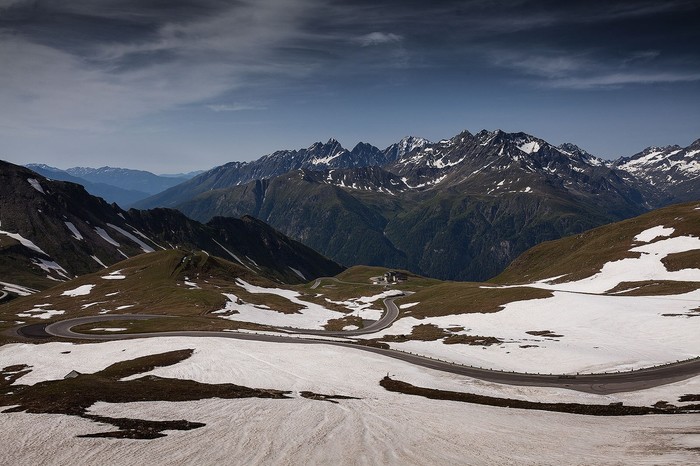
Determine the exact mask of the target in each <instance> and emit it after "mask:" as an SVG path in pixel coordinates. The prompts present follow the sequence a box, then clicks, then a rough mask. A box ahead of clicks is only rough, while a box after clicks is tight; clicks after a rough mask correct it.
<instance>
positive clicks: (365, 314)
mask: <svg viewBox="0 0 700 466" xmlns="http://www.w3.org/2000/svg"><path fill="white" fill-rule="evenodd" d="M400 294H402V292H401V291H398V290H390V291H384V292H382V293H379V294H376V295H373V296H360V297H359V298H350V299H348V300H346V301H333V300H331V299H328V298H325V299H326V301H328V302H329V303H332V304H337V305H339V306H344V307H346V308H347V309H348V310H349V311H351V312H352V313H353V315H355V316H357V317H360V318H361V319H363V320H379V319H380V318H381V317H382V314H383V313H384V309H383V307H382V308H381V309H378V308H376V307H374V306H375V305H376V304H375V303H376V302H377V301H378V300H380V299H383V298H389V297H391V296H398V295H400Z"/></svg>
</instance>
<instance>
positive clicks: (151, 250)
mask: <svg viewBox="0 0 700 466" xmlns="http://www.w3.org/2000/svg"><path fill="white" fill-rule="evenodd" d="M107 226H108V227H110V228H112V229H113V230H116V231H118V232H119V233H121V234H122V235H124V236H126V237H127V238H129V239H130V240H131V241H133V242H134V243H136V244H138V245H139V247H141V249H142V250H143V252H153V251H155V249H153V248H152V247H150V246H149V245H147V244H146V243H144V242H143V241H141V240H140V239H138V238H137V237H135V236H134V235H132V234H131V233H129V232H128V231H126V230H124V229H123V228H119V227H118V226H116V225H112V224H111V223H108V224H107ZM117 246H118V245H117Z"/></svg>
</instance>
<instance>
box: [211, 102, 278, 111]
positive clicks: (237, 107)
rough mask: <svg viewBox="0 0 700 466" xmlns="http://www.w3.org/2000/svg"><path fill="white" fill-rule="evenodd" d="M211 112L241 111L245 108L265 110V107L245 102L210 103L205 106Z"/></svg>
mask: <svg viewBox="0 0 700 466" xmlns="http://www.w3.org/2000/svg"><path fill="white" fill-rule="evenodd" d="M206 107H207V108H208V109H209V110H211V111H212V112H217V113H218V112H242V111H245V110H267V107H262V106H257V105H247V104H237V103H234V104H210V105H207V106H206Z"/></svg>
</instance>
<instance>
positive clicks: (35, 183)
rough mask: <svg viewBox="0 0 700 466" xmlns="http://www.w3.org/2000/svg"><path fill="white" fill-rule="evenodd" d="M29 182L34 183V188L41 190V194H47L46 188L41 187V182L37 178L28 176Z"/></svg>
mask: <svg viewBox="0 0 700 466" xmlns="http://www.w3.org/2000/svg"><path fill="white" fill-rule="evenodd" d="M27 182H28V183H29V184H30V185H32V188H34V189H36V190H37V191H39V192H40V193H41V194H44V195H45V194H46V193H45V192H44V188H42V187H41V183H39V181H38V180H36V179H34V178H27Z"/></svg>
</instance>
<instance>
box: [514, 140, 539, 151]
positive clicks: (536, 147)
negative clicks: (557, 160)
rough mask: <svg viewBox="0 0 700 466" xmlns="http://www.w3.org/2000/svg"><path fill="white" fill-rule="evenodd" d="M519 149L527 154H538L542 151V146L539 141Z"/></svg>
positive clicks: (526, 144)
mask: <svg viewBox="0 0 700 466" xmlns="http://www.w3.org/2000/svg"><path fill="white" fill-rule="evenodd" d="M518 149H520V150H521V151H523V152H525V153H526V154H532V153H533V152H537V151H538V150H540V144H539V143H538V142H537V141H530V142H526V143H525V144H523V145H521V146H520V147H518Z"/></svg>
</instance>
